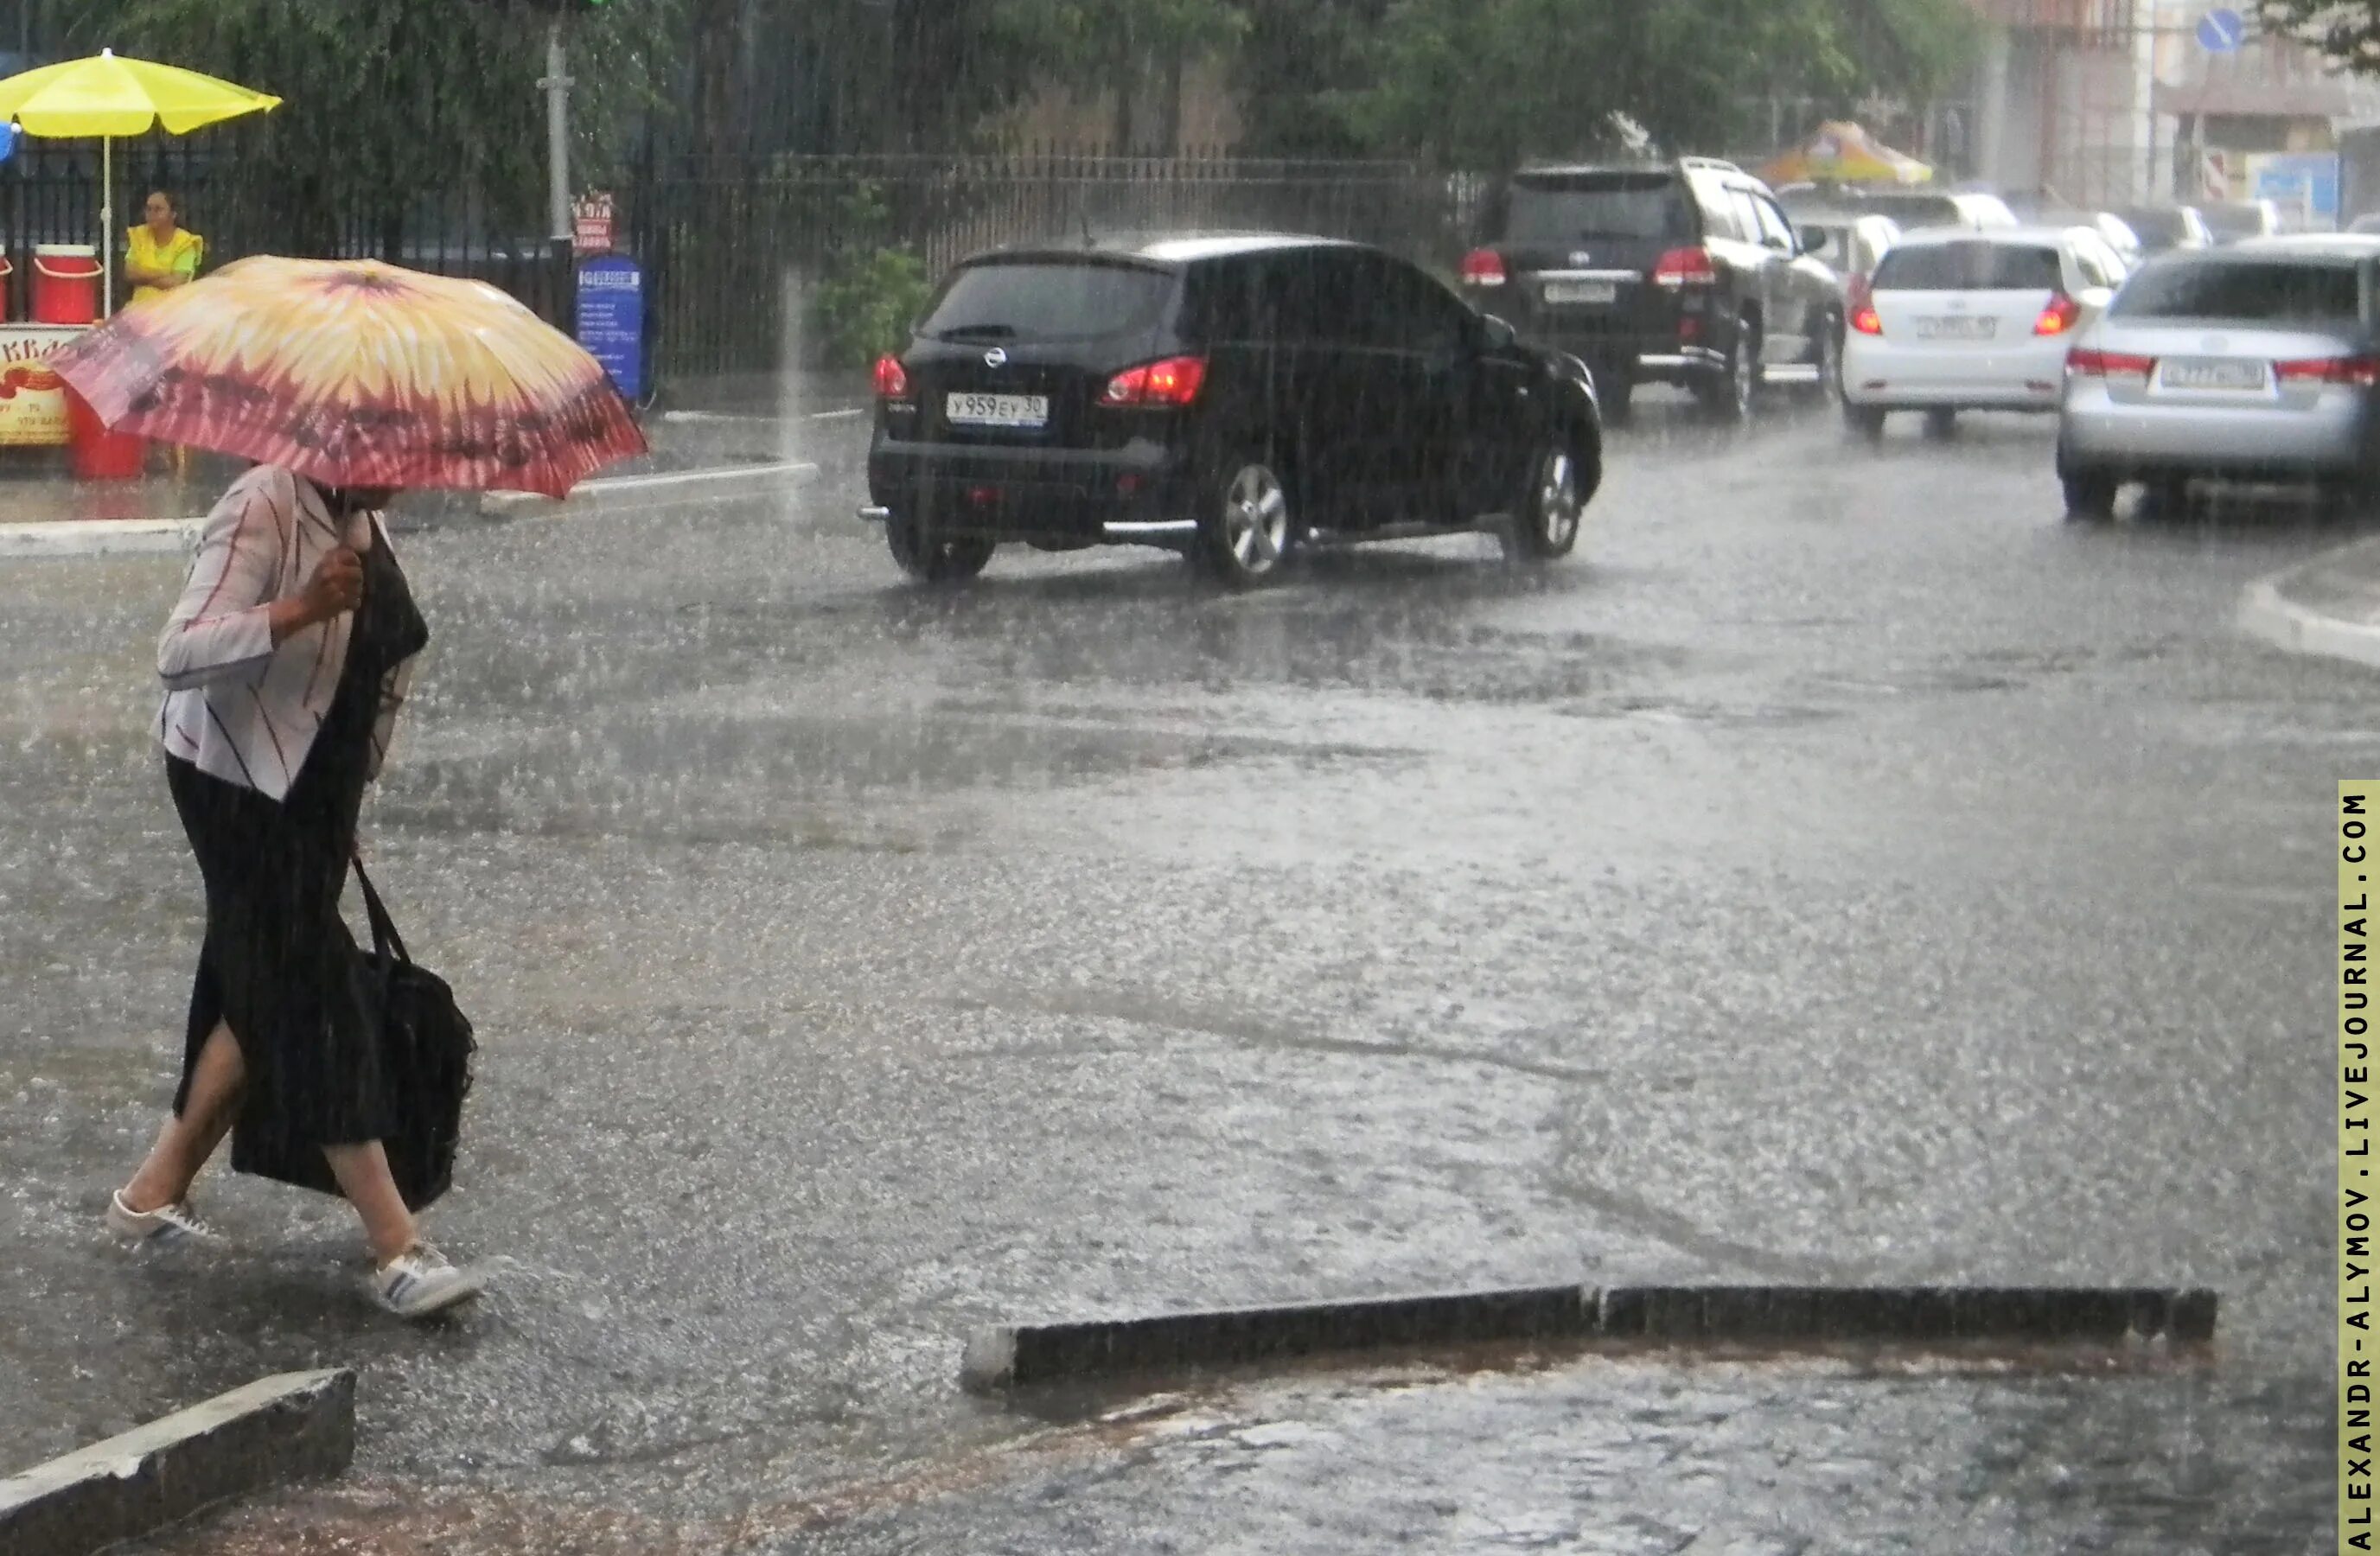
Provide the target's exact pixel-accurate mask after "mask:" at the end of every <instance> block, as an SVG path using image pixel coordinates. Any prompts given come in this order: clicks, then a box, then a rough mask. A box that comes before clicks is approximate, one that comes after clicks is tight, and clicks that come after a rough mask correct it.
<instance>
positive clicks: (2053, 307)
mask: <svg viewBox="0 0 2380 1556" xmlns="http://www.w3.org/2000/svg"><path fill="white" fill-rule="evenodd" d="M2081 322H2083V305H2082V304H2081V303H2079V302H2076V301H2075V300H2074V299H2073V298H2070V297H2068V296H2066V294H2064V293H2063V292H2060V293H2059V294H2058V296H2056V297H2054V298H2050V299H2049V306H2048V307H2047V308H2045V309H2043V310H2041V317H2040V318H2038V319H2035V320H2034V322H2033V333H2034V334H2037V335H2062V334H2065V333H2066V332H2067V331H2069V330H2070V329H2072V328H2073V327H2074V326H2075V325H2077V324H2079V323H2081Z"/></svg>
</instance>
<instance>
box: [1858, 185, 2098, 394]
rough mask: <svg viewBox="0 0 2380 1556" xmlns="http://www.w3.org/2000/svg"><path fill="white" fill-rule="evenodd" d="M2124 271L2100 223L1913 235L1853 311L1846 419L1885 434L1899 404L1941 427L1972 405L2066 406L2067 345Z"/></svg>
mask: <svg viewBox="0 0 2380 1556" xmlns="http://www.w3.org/2000/svg"><path fill="white" fill-rule="evenodd" d="M2121 277H2122V272H2121V270H2120V268H2119V264H2118V261H2117V259H2116V256H2115V254H2114V253H2113V252H2112V251H2110V250H2109V249H2108V248H2107V243H2106V242H2105V240H2103V239H2102V238H2101V237H2099V236H2098V234H2097V232H2096V231H2095V229H2093V228H2091V227H2083V226H2074V227H2062V228H2061V227H2011V228H2006V229H1998V230H1994V231H1991V232H1961V231H1957V230H1942V231H1936V232H1918V233H1911V234H1910V235H1908V236H1907V237H1903V238H1902V239H1901V240H1900V243H1898V244H1896V245H1895V246H1894V247H1893V249H1892V251H1891V252H1890V253H1888V254H1887V255H1885V257H1884V263H1883V264H1882V265H1880V266H1879V267H1877V270H1876V283H1875V286H1874V288H1873V290H1872V292H1871V293H1870V296H1869V298H1868V300H1867V302H1866V303H1865V305H1864V306H1863V307H1862V308H1860V309H1859V310H1857V311H1855V312H1854V313H1853V314H1852V320H1851V333H1850V334H1848V335H1847V336H1846V337H1845V338H1844V342H1843V418H1844V419H1845V420H1846V421H1847V422H1848V423H1849V424H1850V426H1851V427H1852V430H1853V431H1854V432H1860V433H1862V434H1864V435H1865V436H1868V437H1875V436H1876V435H1877V434H1878V433H1880V432H1883V431H1884V419H1885V417H1886V416H1887V415H1888V414H1889V413H1891V412H1893V411H1896V410H1923V411H1925V412H1926V414H1927V416H1928V417H1929V418H1930V419H1931V420H1932V422H1933V425H1934V427H1935V429H1936V430H1937V431H1940V430H1942V429H1944V428H1947V427H1948V426H1949V424H1950V423H1951V421H1952V420H1953V419H1955V418H1956V416H1957V415H1958V413H1959V412H1960V411H1962V410H2028V411H2045V412H2046V411H2054V410H2056V409H2057V408H2058V391H2059V388H2060V386H2061V384H2062V383H2063V381H2064V379H2065V369H2066V347H2067V346H2068V344H2069V343H2070V341H2071V340H2072V339H2073V337H2074V334H2075V332H2077V331H2078V330H2080V329H2083V328H2084V327H2085V326H2087V325H2088V324H2089V323H2090V322H2092V321H2094V320H2095V319H2096V318H2097V317H2098V316H2099V314H2100V312H2101V311H2102V310H2105V309H2106V308H2107V304H2108V301H2109V300H2110V299H2111V298H2113V297H2114V296H2115V290H2116V287H2117V286H2118V285H2119V282H2120V280H2121Z"/></svg>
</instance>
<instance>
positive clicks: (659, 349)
mask: <svg viewBox="0 0 2380 1556" xmlns="http://www.w3.org/2000/svg"><path fill="white" fill-rule="evenodd" d="M242 143H243V133H242V129H241V127H238V126H231V127H225V128H221V129H215V130H209V131H207V132H205V133H203V134H201V135H199V136H193V137H189V138H187V139H183V140H171V139H167V138H164V137H152V138H150V139H147V140H140V141H132V142H119V143H118V145H117V148H116V153H115V155H116V176H115V221H114V223H113V224H112V225H113V226H114V228H115V232H114V234H113V235H112V237H111V241H112V242H114V243H115V244H116V245H118V246H119V247H118V250H117V257H118V260H119V262H120V261H121V257H122V255H121V248H120V245H121V244H122V242H123V234H124V231H125V229H126V228H128V227H129V226H130V225H133V224H134V223H135V222H136V221H137V220H139V213H140V202H141V200H142V199H143V197H144V196H145V195H146V194H147V193H148V191H149V190H150V189H152V188H167V189H170V190H172V191H173V192H174V193H175V194H176V196H177V197H178V199H179V200H180V201H181V203H182V206H183V209H184V213H185V216H184V222H183V225H185V226H186V227H188V229H189V230H191V231H194V232H197V233H200V234H201V235H202V236H203V237H205V238H206V240H207V264H208V265H209V267H210V268H212V267H215V266H219V265H221V264H223V263H225V262H227V261H231V260H234V259H237V258H240V257H242V256H245V255H248V254H253V253H281V254H296V255H301V256H309V257H319V258H353V257H359V256H372V257H377V258H382V259H386V260H389V261H393V262H395V263H399V264H405V265H409V266H412V267H413V268H416V269H419V270H426V271H431V272H435V273H438V274H459V275H471V276H476V277H478V278H480V279H482V280H486V281H490V282H492V283H493V284H494V285H496V286H502V287H504V289H505V290H506V291H509V292H511V293H512V294H513V295H514V296H516V297H518V298H521V299H522V300H523V301H524V302H527V303H528V304H529V306H531V307H532V308H535V309H537V310H540V312H541V313H543V314H545V316H547V317H548V318H559V317H561V316H562V314H563V312H564V310H565V309H566V307H567V299H568V298H569V277H568V276H567V274H565V273H564V272H563V270H562V269H561V268H560V267H558V266H557V265H555V264H554V263H553V261H552V259H551V257H550V255H549V253H548V250H547V247H546V244H547V240H546V237H545V233H544V230H543V228H544V218H543V210H542V205H541V202H540V201H539V200H538V199H537V198H535V197H534V196H533V195H531V194H530V193H528V192H527V191H523V192H520V193H516V195H514V196H513V197H512V198H510V199H509V200H496V199H492V198H490V197H488V196H486V195H484V194H481V193H477V192H474V191H470V190H466V189H448V190H442V191H440V192H438V193H437V194H435V195H433V196H432V197H431V198H429V199H427V200H424V201H416V202H413V203H411V204H410V205H409V206H408V207H407V208H406V209H404V210H402V211H390V210H387V209H385V208H382V207H372V208H353V209H324V208H323V207H322V202H319V201H310V200H309V199H308V198H307V195H306V193H305V191H303V190H293V189H289V188H277V187H273V186H272V185H271V182H270V181H269V180H265V179H261V178H258V177H255V176H243V174H242V171H241V169H242V167H243V158H242V157H241V155H240V152H241V147H242ZM246 165H249V166H254V165H256V164H255V163H254V162H253V161H249V162H248V163H247V164H246ZM1480 192H1481V190H1480V181H1479V180H1477V179H1475V178H1470V177H1465V176H1447V175H1445V174H1443V173H1434V172H1431V171H1429V170H1427V169H1426V168H1424V167H1421V166H1418V165H1415V164H1407V163H1379V162H1361V163H1332V162H1281V161H1260V160H1254V159H1245V158H1236V157H1233V156H1229V155H1225V154H1220V153H1216V154H1205V155H1194V156H1184V157H1172V158H1147V157H1107V156H1090V155H1081V154H1076V153H1073V152H1060V151H1019V152H1003V153H997V154H987V155H967V156H784V157H771V158H750V159H747V158H713V159H699V158H698V159H672V160H671V161H670V162H668V163H666V164H659V163H648V164H646V165H645V166H644V167H642V168H640V169H637V170H636V171H634V172H633V173H632V174H631V175H630V176H626V177H625V178H622V179H620V180H618V181H617V182H616V183H615V184H614V186H613V193H614V195H615V197H616V199H617V201H618V203H619V209H620V216H621V221H622V228H621V234H622V241H623V244H624V246H625V248H626V249H628V251H629V252H631V253H632V254H634V255H635V256H636V257H637V259H639V260H641V261H643V263H644V265H645V269H646V276H647V281H646V286H647V299H648V300H647V315H648V324H647V345H648V351H649V356H650V371H649V374H648V376H649V378H650V379H651V380H653V381H655V382H662V383H666V382H670V381H674V380H683V379H686V378H689V377H702V376H709V375H714V374H729V373H752V372H766V371H776V370H777V369H779V368H781V367H783V366H786V365H788V364H791V363H796V362H799V361H800V360H802V359H803V358H804V357H805V356H806V355H807V354H808V345H807V339H806V335H807V331H806V327H805V326H806V310H807V299H808V298H809V295H810V290H811V288H812V287H814V286H817V285H818V284H819V283H820V281H822V280H824V279H826V278H828V277H829V276H831V275H832V274H836V272H837V271H838V269H839V268H840V267H841V266H842V265H844V263H845V262H846V261H849V260H851V259H853V258H856V257H858V256H863V255H866V254H868V253H870V252H872V251H874V250H876V249H885V248H891V249H903V250H905V251H907V252H909V253H911V254H914V255H915V256H917V259H918V260H919V261H922V263H923V264H924V266H925V267H926V270H927V272H928V273H929V274H935V275H939V274H941V272H942V271H943V270H945V269H947V268H948V267H949V266H950V265H951V264H952V263H953V262H955V261H957V260H959V259H961V258H964V257H965V256H966V255H968V254H970V253H974V252H977V251H978V250H981V249H989V248H994V247H998V246H1001V245H1004V244H1011V243H1019V242H1029V241H1033V240H1037V239H1044V238H1048V239H1073V238H1075V237H1080V236H1081V235H1082V234H1083V233H1085V232H1086V231H1089V232H1093V233H1102V234H1104V233H1112V232H1119V231H1131V230H1147V229H1153V228H1179V227H1207V228H1219V227H1265V228H1283V229H1288V230H1293V231H1299V232H1309V233H1316V234H1318V235H1321V236H1326V237H1353V238H1358V239H1362V240H1364V241H1367V242H1373V243H1378V244H1380V245H1382V246H1383V247H1386V248H1390V249H1395V250H1397V251H1399V252H1403V253H1406V254H1408V255H1410V256H1412V257H1414V258H1416V259H1422V260H1427V261H1436V262H1451V260H1452V259H1453V258H1454V257H1455V255H1456V254H1457V253H1459V251H1460V248H1461V246H1462V244H1463V241H1464V239H1465V237H1467V236H1468V233H1469V230H1470V225H1471V222H1472V220H1473V217H1474V215H1475V210H1476V207H1477V203H1478V200H1479V195H1480ZM99 197H100V168H99V159H98V152H97V148H95V147H91V146H86V145H80V144H73V143H67V144H57V143H42V142H29V143H27V144H26V146H25V147H24V148H23V149H22V150H20V151H19V152H18V154H17V156H16V157H14V158H12V159H11V160H10V161H9V162H7V163H5V164H0V224H5V228H6V241H7V243H8V249H9V254H10V257H11V258H12V259H14V260H16V261H17V269H18V276H17V278H16V279H15V281H14V283H13V285H14V286H15V287H16V293H15V296H14V297H13V298H12V299H11V301H12V308H13V310H14V313H15V316H16V317H19V318H21V317H23V316H24V314H25V310H27V308H28V307H29V305H30V275H29V274H28V273H29V272H30V265H29V264H28V263H26V262H25V258H26V256H27V254H28V252H29V250H30V247H31V246H32V245H34V244H36V243H58V242H76V243H91V242H95V241H97V237H98V213H99V203H100V198H99Z"/></svg>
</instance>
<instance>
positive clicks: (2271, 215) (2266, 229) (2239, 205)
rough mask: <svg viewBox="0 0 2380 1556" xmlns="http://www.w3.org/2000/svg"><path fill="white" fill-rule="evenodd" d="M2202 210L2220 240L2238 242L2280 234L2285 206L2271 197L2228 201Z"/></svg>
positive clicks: (2219, 241)
mask: <svg viewBox="0 0 2380 1556" xmlns="http://www.w3.org/2000/svg"><path fill="white" fill-rule="evenodd" d="M2198 211H2199V214H2200V215H2202V216H2204V217H2205V218H2206V225H2207V226H2209V227H2210V228H2212V229H2213V230H2214V233H2215V241H2216V242H2217V243H2238V242H2240V241H2241V240H2242V239H2244V238H2251V237H2278V236H2279V234H2280V230H2281V208H2280V207H2279V206H2277V205H2276V204H2274V203H2273V202H2272V201H2269V200H2234V201H2221V202H2218V203H2216V204H2214V205H2202V206H2200V207H2199V208H2198Z"/></svg>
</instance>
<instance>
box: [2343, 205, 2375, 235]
mask: <svg viewBox="0 0 2380 1556" xmlns="http://www.w3.org/2000/svg"><path fill="white" fill-rule="evenodd" d="M2347 230H2348V231H2349V232H2351V233H2354V234H2356V235H2357V236H2359V237H2362V236H2380V211H2372V212H2367V213H2364V214H2362V215H2361V216H2358V217H2356V218H2355V220H2353V221H2352V222H2350V223H2348V224H2347Z"/></svg>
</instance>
